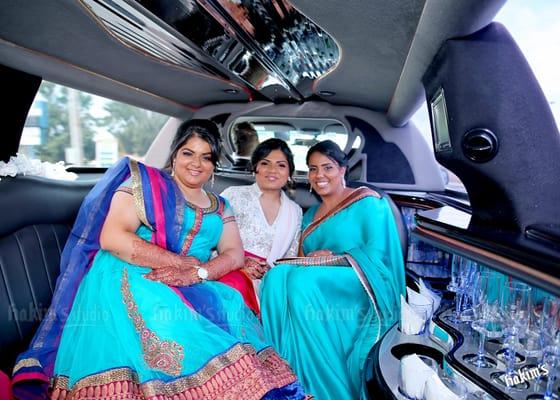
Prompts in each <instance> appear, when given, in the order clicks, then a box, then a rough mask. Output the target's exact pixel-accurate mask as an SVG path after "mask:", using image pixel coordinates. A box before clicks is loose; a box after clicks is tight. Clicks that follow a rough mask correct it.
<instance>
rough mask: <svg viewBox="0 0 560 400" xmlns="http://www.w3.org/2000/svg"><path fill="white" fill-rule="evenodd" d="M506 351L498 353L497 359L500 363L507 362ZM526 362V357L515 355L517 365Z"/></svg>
mask: <svg viewBox="0 0 560 400" xmlns="http://www.w3.org/2000/svg"><path fill="white" fill-rule="evenodd" d="M505 353H506V349H501V350H499V351H498V352H497V353H496V358H497V359H498V360H500V361H503V362H505V361H506V354H505ZM524 362H525V356H524V355H521V354H519V353H517V352H516V353H515V364H521V363H524Z"/></svg>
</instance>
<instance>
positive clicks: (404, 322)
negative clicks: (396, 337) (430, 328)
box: [401, 295, 426, 335]
mask: <svg viewBox="0 0 560 400" xmlns="http://www.w3.org/2000/svg"><path fill="white" fill-rule="evenodd" d="M425 323H426V321H425V320H424V318H423V317H422V316H421V315H419V314H418V313H417V312H415V311H414V309H413V308H412V307H410V306H409V305H408V303H407V302H406V300H405V299H404V297H403V296H402V295H401V332H402V333H404V334H405V335H417V334H418V333H420V332H421V331H422V328H423V327H424V324H425Z"/></svg>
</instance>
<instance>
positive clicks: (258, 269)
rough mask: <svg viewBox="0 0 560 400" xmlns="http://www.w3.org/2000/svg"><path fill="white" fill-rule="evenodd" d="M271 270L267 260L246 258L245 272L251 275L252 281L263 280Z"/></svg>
mask: <svg viewBox="0 0 560 400" xmlns="http://www.w3.org/2000/svg"><path fill="white" fill-rule="evenodd" d="M269 269H270V266H269V265H268V263H267V262H266V260H262V261H260V260H257V259H255V258H252V257H245V267H244V268H243V270H244V271H245V272H246V273H247V275H249V278H251V279H261V278H262V277H263V275H264V274H266V272H267V271H268V270H269Z"/></svg>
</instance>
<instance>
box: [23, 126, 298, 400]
mask: <svg viewBox="0 0 560 400" xmlns="http://www.w3.org/2000/svg"><path fill="white" fill-rule="evenodd" d="M219 145H220V143H219V132H218V130H217V127H216V126H215V125H214V124H213V123H211V122H210V121H204V120H192V121H189V122H186V123H184V124H183V125H181V126H180V127H179V130H178V132H177V136H176V138H175V141H174V144H173V147H172V155H171V157H170V163H169V167H170V170H171V175H169V174H167V173H166V172H162V171H159V170H157V169H155V168H150V167H147V166H144V165H142V164H140V163H137V162H134V161H131V160H123V161H121V162H120V163H119V164H118V165H117V166H116V167H114V168H113V169H111V170H110V171H108V173H107V175H106V176H105V177H104V178H103V179H102V180H101V181H100V182H99V183H98V184H97V185H96V187H95V188H94V189H93V190H92V192H91V193H90V195H88V197H87V198H86V200H85V202H84V205H83V206H82V208H81V209H80V214H79V215H78V218H77V222H76V224H75V226H74V228H73V230H72V235H71V237H70V239H69V242H68V244H67V246H66V247H65V250H64V254H63V257H62V263H61V265H62V268H63V271H62V274H61V278H60V279H59V281H58V282H57V289H56V292H55V296H54V298H53V304H52V305H51V308H50V309H49V313H48V315H47V317H46V318H45V320H44V322H43V323H42V325H41V327H40V328H39V331H38V333H37V334H36V336H35V338H34V340H33V342H32V344H31V347H30V349H29V350H28V351H27V352H25V353H23V354H22V355H21V356H20V357H19V359H18V363H17V364H16V367H15V368H14V392H15V394H16V396H18V397H19V398H24V399H26V400H29V399H35V398H37V399H39V398H41V399H44V398H46V396H47V394H46V393H45V391H46V390H48V391H49V394H48V396H49V398H51V399H88V400H91V399H99V400H102V399H105V400H109V399H117V398H118V399H132V400H145V399H153V400H155V399H157V400H163V399H205V400H207V399H261V398H262V399H267V400H272V399H303V398H304V397H305V396H304V393H303V389H302V387H301V385H300V384H299V383H298V382H297V379H296V377H295V375H294V374H293V373H292V371H291V370H290V367H289V366H288V365H287V364H286V363H285V362H284V361H283V360H282V359H281V358H280V357H278V355H277V354H276V353H275V352H274V351H273V350H272V348H271V347H270V346H268V345H267V343H266V341H265V340H264V336H263V334H262V330H261V327H260V325H259V322H258V320H257V319H256V317H255V316H254V315H253V314H252V312H251V311H250V310H249V309H248V308H247V307H245V305H244V301H243V297H242V295H241V294H240V293H239V292H238V291H236V290H234V289H232V288H231V287H229V286H227V285H225V284H222V283H220V282H219V281H218V280H219V279H220V278H221V277H222V276H223V275H225V274H227V273H229V272H230V271H233V270H235V269H236V268H239V267H240V266H241V265H242V262H243V252H242V247H241V240H240V238H239V233H238V231H237V227H236V224H235V223H234V217H233V213H232V210H231V209H230V207H229V204H228V203H227V202H226V201H225V200H224V199H223V198H221V197H219V196H217V195H214V194H212V193H209V192H208V193H207V192H205V191H203V190H202V185H203V184H204V183H206V182H207V180H208V178H209V177H210V175H211V174H212V173H213V171H214V166H215V164H216V161H217V160H218V156H219ZM185 198H186V199H188V200H185ZM101 226H102V228H101ZM215 248H217V250H218V253H219V255H218V256H217V257H216V258H214V259H212V260H210V255H211V252H212V250H213V249H215ZM41 382H43V384H41ZM49 382H50V387H48V386H49ZM37 383H39V384H37Z"/></svg>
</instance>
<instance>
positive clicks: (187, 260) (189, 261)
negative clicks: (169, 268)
mask: <svg viewBox="0 0 560 400" xmlns="http://www.w3.org/2000/svg"><path fill="white" fill-rule="evenodd" d="M183 260H184V265H185V266H186V267H188V268H192V267H194V266H195V265H196V266H200V264H202V261H200V260H199V259H198V258H196V257H193V256H183Z"/></svg>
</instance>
